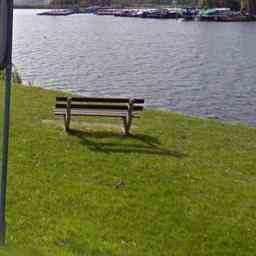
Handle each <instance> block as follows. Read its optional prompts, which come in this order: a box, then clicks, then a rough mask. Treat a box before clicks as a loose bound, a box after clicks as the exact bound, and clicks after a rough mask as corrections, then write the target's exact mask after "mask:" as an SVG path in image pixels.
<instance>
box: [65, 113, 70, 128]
mask: <svg viewBox="0 0 256 256" xmlns="http://www.w3.org/2000/svg"><path fill="white" fill-rule="evenodd" d="M70 119H71V116H70V115H68V114H66V115H64V130H65V132H68V131H69V130H70Z"/></svg>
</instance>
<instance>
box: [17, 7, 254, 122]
mask: <svg viewBox="0 0 256 256" xmlns="http://www.w3.org/2000/svg"><path fill="white" fill-rule="evenodd" d="M36 13H37V11H36V10H16V11H15V15H14V16H15V17H14V26H15V27H14V64H15V65H16V67H17V68H18V70H19V71H20V73H21V75H22V78H23V79H24V80H25V81H27V82H31V83H34V84H38V85H40V86H42V87H45V88H50V89H58V90H65V91H66V90H67V91H72V92H75V93H79V94H81V95H89V96H114V97H117V96H133V97H135V96H136V97H143V98H145V99H146V102H147V104H148V105H150V106H157V107H164V108H166V109H169V110H173V111H179V112H184V113H187V114H191V115H199V116H211V117H216V118H219V119H221V120H225V121H238V122H245V123H248V124H250V125H256V50H255V49H256V23H253V22H252V23H200V22H180V21H176V20H153V19H152V20H151V19H139V18H138V19H136V18H121V17H111V16H94V15H86V14H80V15H72V16H66V17H49V16H37V15H36Z"/></svg>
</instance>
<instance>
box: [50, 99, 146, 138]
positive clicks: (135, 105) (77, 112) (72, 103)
mask: <svg viewBox="0 0 256 256" xmlns="http://www.w3.org/2000/svg"><path fill="white" fill-rule="evenodd" d="M143 104H144V99H128V98H87V97H56V103H55V108H54V114H55V115H57V116H63V117H64V127H65V131H69V130H70V121H71V117H72V116H103V117H119V118H122V120H123V123H124V133H125V135H128V134H129V132H130V128H131V124H132V118H133V117H139V115H138V111H142V110H143Z"/></svg>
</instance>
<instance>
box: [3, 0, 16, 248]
mask: <svg viewBox="0 0 256 256" xmlns="http://www.w3.org/2000/svg"><path fill="white" fill-rule="evenodd" d="M8 2H9V8H8V12H9V13H8V30H7V40H8V49H7V51H8V52H7V56H8V61H7V66H6V70H5V91H4V119H3V148H2V173H1V183H0V186H1V187H0V193H1V194H0V245H4V244H5V234H6V223H5V208H6V187H7V170H8V146H9V127H10V105H11V85H12V32H13V0H9V1H8Z"/></svg>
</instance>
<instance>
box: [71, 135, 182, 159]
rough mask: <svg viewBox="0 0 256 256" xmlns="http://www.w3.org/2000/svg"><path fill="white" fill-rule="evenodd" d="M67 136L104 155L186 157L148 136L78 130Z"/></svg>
mask: <svg viewBox="0 0 256 256" xmlns="http://www.w3.org/2000/svg"><path fill="white" fill-rule="evenodd" d="M69 135H71V136H75V137H77V138H79V139H80V140H81V143H82V144H83V145H85V146H86V147H88V148H89V149H90V150H93V151H100V152H104V153H128V154H129V153H141V154H151V155H165V156H172V157H177V158H183V157H186V156H187V155H186V154H184V153H182V152H179V151H176V150H170V149H167V148H164V147H162V146H161V143H160V141H159V139H158V138H155V137H152V136H149V135H142V134H137V135H129V136H124V135H121V134H117V133H114V132H102V131H90V132H85V131H80V130H70V131H69ZM109 139H111V141H109ZM106 140H108V141H106Z"/></svg>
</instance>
